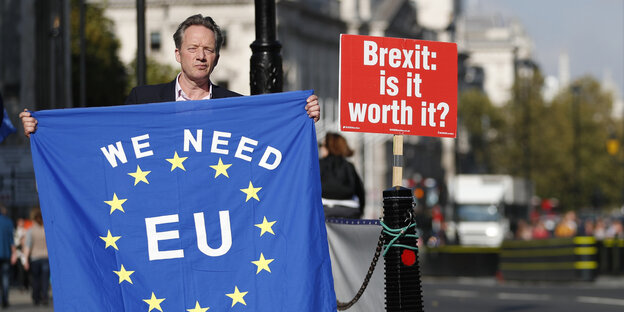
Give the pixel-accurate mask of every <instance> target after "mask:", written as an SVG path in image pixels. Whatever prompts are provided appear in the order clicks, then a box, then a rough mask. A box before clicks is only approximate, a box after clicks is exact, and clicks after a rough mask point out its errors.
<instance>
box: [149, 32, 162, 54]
mask: <svg viewBox="0 0 624 312" xmlns="http://www.w3.org/2000/svg"><path fill="white" fill-rule="evenodd" d="M150 48H151V49H152V51H159V50H160V32H157V31H153V32H151V33H150Z"/></svg>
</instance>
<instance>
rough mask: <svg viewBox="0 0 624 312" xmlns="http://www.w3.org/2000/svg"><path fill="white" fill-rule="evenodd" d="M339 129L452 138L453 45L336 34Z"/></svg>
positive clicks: (454, 107) (454, 112)
mask: <svg viewBox="0 0 624 312" xmlns="http://www.w3.org/2000/svg"><path fill="white" fill-rule="evenodd" d="M340 130H342V131H354V132H375V133H389V134H405V135H422V136H433V137H449V138H454V137H455V136H456V133H457V45H456V44H455V43H447V42H436V41H425V40H413V39H400V38H388V37H371V36H360V35H341V36H340Z"/></svg>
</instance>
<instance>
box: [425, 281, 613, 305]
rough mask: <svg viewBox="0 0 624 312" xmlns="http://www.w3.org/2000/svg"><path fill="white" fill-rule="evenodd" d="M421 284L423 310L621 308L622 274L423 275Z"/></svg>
mask: <svg viewBox="0 0 624 312" xmlns="http://www.w3.org/2000/svg"><path fill="white" fill-rule="evenodd" d="M422 286H423V287H422V288H423V301H424V303H425V311H427V312H431V311H436V312H451V311H452V312H455V311H462V312H472V311H475V312H476V311H478V312H488V311H492V312H507V311H508V312H524V311H526V312H532V311H536V312H541V311H548V312H552V311H562V312H586V311H596V312H616V311H617V312H621V311H624V291H623V290H624V276H618V277H602V278H600V277H599V278H598V279H597V280H596V281H594V282H567V283H546V282H533V283H529V282H513V281H498V280H496V279H494V278H429V277H425V278H423V283H422Z"/></svg>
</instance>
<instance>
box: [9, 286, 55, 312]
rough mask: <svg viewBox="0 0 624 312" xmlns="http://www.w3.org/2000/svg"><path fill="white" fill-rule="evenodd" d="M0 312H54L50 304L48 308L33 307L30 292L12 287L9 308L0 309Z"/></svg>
mask: <svg viewBox="0 0 624 312" xmlns="http://www.w3.org/2000/svg"><path fill="white" fill-rule="evenodd" d="M50 298H51V297H50ZM0 311H15V312H18V311H19V312H51V311H54V308H53V307H52V302H50V304H49V305H48V306H35V305H34V304H33V302H32V299H31V298H30V291H27V290H21V289H18V288H15V287H12V288H11V290H9V307H8V308H4V309H2V308H0Z"/></svg>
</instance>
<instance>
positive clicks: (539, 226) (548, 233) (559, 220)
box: [514, 211, 624, 240]
mask: <svg viewBox="0 0 624 312" xmlns="http://www.w3.org/2000/svg"><path fill="white" fill-rule="evenodd" d="M531 219H532V221H531V222H530V223H529V222H526V221H524V220H520V221H519V222H518V225H517V229H516V231H515V235H514V238H516V239H521V240H532V239H545V238H552V237H574V236H593V237H595V238H596V239H597V240H604V239H610V238H617V239H624V228H623V227H622V219H621V218H619V217H606V216H595V217H586V218H579V217H578V216H577V214H576V212H574V211H568V212H566V213H564V214H563V216H561V215H557V214H549V215H544V216H538V217H534V218H531Z"/></svg>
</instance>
